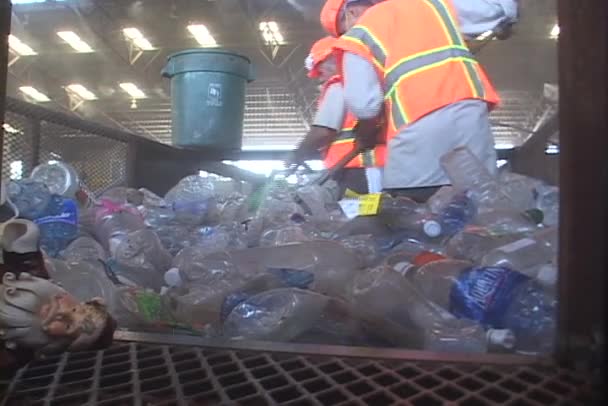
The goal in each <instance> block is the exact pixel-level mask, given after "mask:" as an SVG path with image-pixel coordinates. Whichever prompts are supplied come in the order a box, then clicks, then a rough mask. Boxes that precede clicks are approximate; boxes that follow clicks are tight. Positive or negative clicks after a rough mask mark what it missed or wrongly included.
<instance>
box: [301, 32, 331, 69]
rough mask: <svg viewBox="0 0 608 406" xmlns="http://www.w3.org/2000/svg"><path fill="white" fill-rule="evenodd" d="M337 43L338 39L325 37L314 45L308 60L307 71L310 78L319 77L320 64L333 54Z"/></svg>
mask: <svg viewBox="0 0 608 406" xmlns="http://www.w3.org/2000/svg"><path fill="white" fill-rule="evenodd" d="M336 41H337V39H336V38H334V37H325V38H321V39H320V40H318V41H317V42H315V43H314V44H313V46H312V48H311V49H310V54H309V55H308V58H306V69H308V77H309V78H316V77H318V76H319V64H320V63H321V62H323V61H325V60H326V59H327V58H328V57H329V56H330V55H331V54H332V52H333V46H334V44H335V43H336Z"/></svg>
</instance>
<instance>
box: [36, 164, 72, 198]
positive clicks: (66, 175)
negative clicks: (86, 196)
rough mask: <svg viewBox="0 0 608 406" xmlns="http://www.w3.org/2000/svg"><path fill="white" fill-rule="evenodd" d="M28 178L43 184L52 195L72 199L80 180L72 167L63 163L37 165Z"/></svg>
mask: <svg viewBox="0 0 608 406" xmlns="http://www.w3.org/2000/svg"><path fill="white" fill-rule="evenodd" d="M30 178H31V179H33V180H37V181H39V182H42V183H44V184H45V185H46V186H47V187H48V188H49V191H50V192H51V193H52V194H54V195H59V196H63V197H66V198H70V199H74V198H75V197H76V192H77V191H78V189H79V188H80V178H79V176H78V172H77V171H76V169H74V167H73V166H72V165H70V164H67V163H65V162H54V163H47V164H42V165H38V166H37V167H35V168H34V170H32V174H31V175H30Z"/></svg>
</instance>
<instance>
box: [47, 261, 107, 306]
mask: <svg viewBox="0 0 608 406" xmlns="http://www.w3.org/2000/svg"><path fill="white" fill-rule="evenodd" d="M45 265H46V269H47V270H48V272H49V276H50V278H51V279H52V280H53V281H54V282H56V283H58V284H59V285H60V286H62V287H63V288H64V289H65V290H67V291H68V292H70V293H71V294H72V295H74V296H75V297H76V298H78V299H79V300H82V301H87V300H91V299H92V298H96V297H99V298H102V299H103V300H104V302H105V303H106V304H108V305H110V304H112V303H113V302H114V294H115V291H116V285H114V283H113V282H112V280H111V279H110V278H109V277H108V275H107V274H106V272H105V268H104V265H103V263H102V262H101V261H91V260H88V261H73V260H70V261H62V260H58V259H52V258H51V259H47V261H46V264H45Z"/></svg>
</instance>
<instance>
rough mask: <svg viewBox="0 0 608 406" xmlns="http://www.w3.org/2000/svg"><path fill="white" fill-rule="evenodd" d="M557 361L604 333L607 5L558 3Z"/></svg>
mask: <svg viewBox="0 0 608 406" xmlns="http://www.w3.org/2000/svg"><path fill="white" fill-rule="evenodd" d="M558 15H559V25H560V29H561V32H560V38H559V73H560V78H559V91H560V95H559V100H560V104H561V105H560V151H561V155H560V159H561V162H560V170H561V174H560V177H561V182H560V183H561V209H562V210H561V213H560V226H561V232H560V247H561V249H560V258H559V259H560V278H559V316H558V322H559V324H558V328H559V336H558V338H559V347H558V348H559V353H558V355H559V358H560V360H561V361H563V362H564V363H570V362H576V360H577V350H579V349H580V350H585V349H587V350H588V349H589V348H590V344H591V343H592V341H591V337H593V335H594V332H603V330H604V328H605V317H606V316H605V306H606V303H605V297H606V290H605V289H606V269H607V268H608V266H607V265H608V261H607V255H608V250H607V249H606V247H608V238H607V237H608V236H607V229H608V227H607V226H608V224H607V220H608V216H607V211H608V169H607V159H606V151H608V114H607V112H608V84H607V83H606V78H607V77H608V2H606V0H585V1H572V0H559V9H558Z"/></svg>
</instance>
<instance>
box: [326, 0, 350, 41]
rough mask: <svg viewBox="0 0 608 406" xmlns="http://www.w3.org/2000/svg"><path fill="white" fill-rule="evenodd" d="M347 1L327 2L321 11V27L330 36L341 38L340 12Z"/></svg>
mask: <svg viewBox="0 0 608 406" xmlns="http://www.w3.org/2000/svg"><path fill="white" fill-rule="evenodd" d="M344 3H345V0H327V1H326V2H325V6H323V9H322V10H321V25H322V26H323V28H324V29H325V31H327V33H328V34H331V35H333V36H334V37H339V36H340V28H339V26H340V10H342V6H344Z"/></svg>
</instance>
